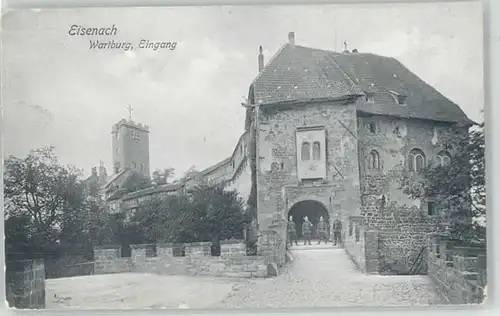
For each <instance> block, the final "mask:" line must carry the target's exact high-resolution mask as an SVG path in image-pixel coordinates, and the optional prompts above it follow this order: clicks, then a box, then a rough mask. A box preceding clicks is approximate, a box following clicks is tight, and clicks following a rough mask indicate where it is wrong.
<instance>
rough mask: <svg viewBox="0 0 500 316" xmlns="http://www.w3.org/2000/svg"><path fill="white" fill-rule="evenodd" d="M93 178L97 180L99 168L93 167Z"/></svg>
mask: <svg viewBox="0 0 500 316" xmlns="http://www.w3.org/2000/svg"><path fill="white" fill-rule="evenodd" d="M92 178H97V168H96V167H92Z"/></svg>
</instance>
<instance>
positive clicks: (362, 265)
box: [342, 216, 379, 274]
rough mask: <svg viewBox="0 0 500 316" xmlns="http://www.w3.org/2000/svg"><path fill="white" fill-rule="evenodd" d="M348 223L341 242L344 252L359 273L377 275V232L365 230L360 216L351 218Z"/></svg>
mask: <svg viewBox="0 0 500 316" xmlns="http://www.w3.org/2000/svg"><path fill="white" fill-rule="evenodd" d="M348 223H349V225H348V227H347V228H346V229H345V231H344V233H343V242H342V244H343V247H344V250H345V252H346V253H347V255H348V256H349V257H350V258H351V260H352V261H353V262H354V264H356V266H357V267H358V269H359V270H360V271H362V272H364V273H367V274H378V272H379V249H378V232H376V231H370V230H366V226H365V225H364V224H363V217H362V216H351V217H350V218H349V222H348Z"/></svg>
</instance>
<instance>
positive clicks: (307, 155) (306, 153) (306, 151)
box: [300, 142, 311, 161]
mask: <svg viewBox="0 0 500 316" xmlns="http://www.w3.org/2000/svg"><path fill="white" fill-rule="evenodd" d="M310 151H311V149H310V146H309V143H308V142H303V143H302V149H301V152H300V156H301V157H302V160H304V161H305V160H309V159H311V152H310Z"/></svg>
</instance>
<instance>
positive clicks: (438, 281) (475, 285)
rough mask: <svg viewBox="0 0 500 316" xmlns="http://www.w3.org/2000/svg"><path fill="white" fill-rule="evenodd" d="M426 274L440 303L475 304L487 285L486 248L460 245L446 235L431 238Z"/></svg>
mask: <svg viewBox="0 0 500 316" xmlns="http://www.w3.org/2000/svg"><path fill="white" fill-rule="evenodd" d="M428 275H429V278H430V279H431V280H432V281H433V283H434V285H435V286H436V292H437V293H438V294H439V295H440V296H441V303H442V304H479V303H481V302H483V298H484V297H483V291H484V288H485V286H486V285H487V269H486V248H481V247H462V246H459V244H457V243H456V242H454V241H452V240H449V239H448V238H446V237H434V238H431V239H430V243H429V251H428Z"/></svg>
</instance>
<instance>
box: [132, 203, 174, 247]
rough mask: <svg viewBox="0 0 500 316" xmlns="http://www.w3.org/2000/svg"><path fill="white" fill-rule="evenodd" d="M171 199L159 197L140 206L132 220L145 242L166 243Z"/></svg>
mask: <svg viewBox="0 0 500 316" xmlns="http://www.w3.org/2000/svg"><path fill="white" fill-rule="evenodd" d="M170 200H171V197H158V198H154V199H152V200H147V201H145V202H142V203H140V204H139V206H138V208H137V210H136V211H135V213H134V215H133V216H132V218H131V223H132V224H133V225H135V226H136V227H137V230H138V232H139V234H140V235H141V238H142V240H143V242H145V243H154V242H156V241H164V240H165V241H166V239H165V229H164V228H165V227H167V225H168V220H169V218H168V216H167V209H168V203H169V202H170Z"/></svg>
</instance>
